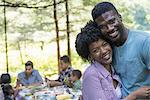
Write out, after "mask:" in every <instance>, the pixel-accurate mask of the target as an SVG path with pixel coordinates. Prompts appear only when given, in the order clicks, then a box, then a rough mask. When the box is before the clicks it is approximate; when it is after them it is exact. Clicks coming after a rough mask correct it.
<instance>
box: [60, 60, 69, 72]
mask: <svg viewBox="0 0 150 100" xmlns="http://www.w3.org/2000/svg"><path fill="white" fill-rule="evenodd" d="M68 66H69V65H68V63H65V62H64V61H63V60H60V68H61V70H63V71H65V70H66V69H67V68H68Z"/></svg>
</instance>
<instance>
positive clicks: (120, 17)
mask: <svg viewBox="0 0 150 100" xmlns="http://www.w3.org/2000/svg"><path fill="white" fill-rule="evenodd" d="M118 16H119V19H120V20H121V22H122V16H121V15H120V14H118Z"/></svg>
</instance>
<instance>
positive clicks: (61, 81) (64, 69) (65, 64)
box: [46, 55, 73, 87]
mask: <svg viewBox="0 0 150 100" xmlns="http://www.w3.org/2000/svg"><path fill="white" fill-rule="evenodd" d="M60 68H61V71H60V74H59V78H58V79H57V80H49V79H47V78H46V82H47V83H48V85H49V86H51V87H53V86H61V85H66V84H65V83H66V81H68V79H69V78H70V76H71V73H72V70H73V69H72V67H71V64H70V58H69V56H67V55H64V56H62V57H60Z"/></svg>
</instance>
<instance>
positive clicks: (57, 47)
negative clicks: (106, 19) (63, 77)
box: [0, 0, 150, 83]
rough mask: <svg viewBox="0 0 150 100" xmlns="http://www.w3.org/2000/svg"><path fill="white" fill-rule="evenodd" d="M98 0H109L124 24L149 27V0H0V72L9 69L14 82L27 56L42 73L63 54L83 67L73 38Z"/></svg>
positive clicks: (54, 70)
mask: <svg viewBox="0 0 150 100" xmlns="http://www.w3.org/2000/svg"><path fill="white" fill-rule="evenodd" d="M101 1H110V2H112V3H113V4H114V5H115V6H116V8H117V9H118V10H119V12H120V14H121V15H122V18H123V22H124V23H125V25H126V26H127V27H129V28H132V29H138V30H144V31H148V32H149V31H150V2H149V0H1V1H0V74H2V73H6V72H9V73H10V74H11V76H12V83H15V80H16V76H17V74H18V73H19V72H21V71H24V70H25V67H24V63H25V62H26V61H28V60H31V61H32V62H33V64H34V68H35V69H38V70H39V72H40V73H41V75H42V76H43V77H44V75H49V76H51V75H53V74H57V73H58V65H59V63H58V57H60V56H63V55H70V57H71V63H72V66H73V67H74V68H75V69H76V68H77V69H80V70H82V71H83V70H84V69H85V66H86V64H88V63H87V62H83V61H82V59H81V58H80V57H79V56H78V55H77V53H76V50H75V46H74V45H75V38H76V35H77V34H78V33H79V32H80V30H81V28H82V27H83V26H84V25H85V24H86V23H87V22H88V21H89V20H91V19H92V17H91V10H92V8H93V7H94V6H95V5H96V4H97V3H99V2H101ZM54 9H55V10H54Z"/></svg>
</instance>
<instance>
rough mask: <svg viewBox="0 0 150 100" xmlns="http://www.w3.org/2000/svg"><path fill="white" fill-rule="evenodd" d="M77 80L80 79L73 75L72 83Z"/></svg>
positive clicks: (71, 77)
mask: <svg viewBox="0 0 150 100" xmlns="http://www.w3.org/2000/svg"><path fill="white" fill-rule="evenodd" d="M77 79H78V78H77V76H73V75H72V74H71V76H70V80H71V81H72V82H75V81H76V80H77Z"/></svg>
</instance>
